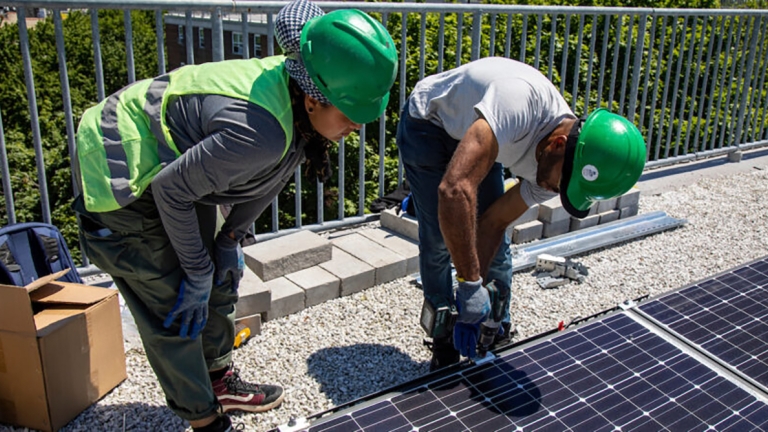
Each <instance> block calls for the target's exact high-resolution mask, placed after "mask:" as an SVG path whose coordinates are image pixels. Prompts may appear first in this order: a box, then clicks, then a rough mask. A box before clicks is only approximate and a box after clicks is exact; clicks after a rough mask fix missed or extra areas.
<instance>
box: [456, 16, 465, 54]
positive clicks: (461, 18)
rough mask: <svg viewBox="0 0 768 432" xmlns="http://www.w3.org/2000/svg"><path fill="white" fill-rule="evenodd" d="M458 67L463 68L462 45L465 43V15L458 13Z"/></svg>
mask: <svg viewBox="0 0 768 432" xmlns="http://www.w3.org/2000/svg"><path fill="white" fill-rule="evenodd" d="M456 15H457V17H456V18H457V23H456V67H459V66H461V45H462V43H463V42H464V13H462V12H456Z"/></svg>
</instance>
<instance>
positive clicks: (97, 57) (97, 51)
mask: <svg viewBox="0 0 768 432" xmlns="http://www.w3.org/2000/svg"><path fill="white" fill-rule="evenodd" d="M90 14H91V38H92V40H93V64H94V66H95V68H96V99H97V100H98V101H99V102H101V101H103V100H104V97H105V96H104V68H103V65H102V63H101V38H100V37H99V11H98V10H97V9H91V11H90Z"/></svg>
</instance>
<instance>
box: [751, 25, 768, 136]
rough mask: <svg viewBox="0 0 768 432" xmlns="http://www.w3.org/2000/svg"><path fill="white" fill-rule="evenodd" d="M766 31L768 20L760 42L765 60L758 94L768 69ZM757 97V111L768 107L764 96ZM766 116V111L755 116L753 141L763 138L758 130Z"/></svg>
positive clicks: (761, 68) (767, 30)
mask: <svg viewBox="0 0 768 432" xmlns="http://www.w3.org/2000/svg"><path fill="white" fill-rule="evenodd" d="M766 33H768V20H767V21H766V31H764V32H763V40H762V41H761V42H760V45H761V46H762V48H763V54H761V55H760V58H761V59H763V60H762V61H763V66H762V67H760V84H758V86H757V89H758V95H759V94H760V92H762V89H763V86H764V85H765V70H766V69H768V58H766V57H767V56H766V54H768V49H766V46H765V44H766V42H765V34H766ZM757 99H758V100H757V107H756V110H757V111H756V112H759V109H760V107H761V106H762V107H763V110H765V109H766V108H768V106H767V105H764V102H766V101H765V100H763V99H762V98H757ZM765 117H766V114H765V113H763V115H760V116H755V126H754V131H755V134H753V136H752V140H753V141H754V140H756V139H760V138H761V135H760V134H758V133H757V131H762V130H763V125H764V124H765V123H764V122H765ZM758 124H759V125H760V126H759V127H758Z"/></svg>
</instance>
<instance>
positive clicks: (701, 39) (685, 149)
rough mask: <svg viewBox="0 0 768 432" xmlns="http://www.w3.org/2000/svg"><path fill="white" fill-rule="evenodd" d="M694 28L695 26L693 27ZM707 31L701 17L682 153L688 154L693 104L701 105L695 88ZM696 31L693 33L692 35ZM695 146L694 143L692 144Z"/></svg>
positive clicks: (697, 83) (697, 123)
mask: <svg viewBox="0 0 768 432" xmlns="http://www.w3.org/2000/svg"><path fill="white" fill-rule="evenodd" d="M700 18H703V17H696V18H695V20H696V21H694V22H698V20H699V19H700ZM694 28H695V27H694ZM706 33H707V23H706V21H705V20H704V19H702V23H701V36H700V37H699V50H698V52H697V53H696V63H695V66H696V73H695V74H694V75H693V85H692V86H691V104H690V107H689V109H688V123H687V124H688V127H687V128H686V130H685V145H684V146H683V154H684V155H686V154H688V146H689V145H690V138H691V128H692V127H693V111H694V106H696V104H699V105H701V101H697V98H696V89H697V88H698V87H697V86H698V85H699V75H701V58H702V56H703V55H704V35H705V34H706ZM695 35H696V33H694V36H695ZM691 41H693V37H692V38H691ZM693 46H694V45H691V50H693ZM696 125H697V126H696V130H698V129H699V127H698V125H699V119H698V118H697V119H696ZM694 148H695V145H694Z"/></svg>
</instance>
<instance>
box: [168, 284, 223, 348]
mask: <svg viewBox="0 0 768 432" xmlns="http://www.w3.org/2000/svg"><path fill="white" fill-rule="evenodd" d="M212 279H213V271H211V272H210V273H207V274H204V275H187V277H185V278H184V279H182V280H181V285H180V286H179V296H178V298H177V299H176V304H175V305H173V309H171V312H170V313H168V316H167V317H166V318H165V322H164V323H163V326H164V327H165V328H169V327H170V326H171V324H173V322H174V321H176V318H177V317H179V316H180V317H181V331H179V336H181V337H183V338H185V337H188V336H189V338H190V339H195V338H197V335H199V334H200V331H201V330H202V329H203V327H205V323H206V322H208V300H209V299H210V298H211V288H212V286H213V280H212ZM190 325H191V326H192V332H191V333H190V332H189V327H190Z"/></svg>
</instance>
